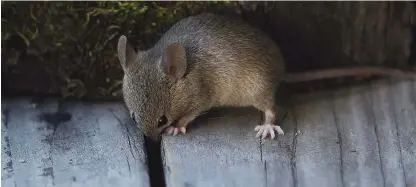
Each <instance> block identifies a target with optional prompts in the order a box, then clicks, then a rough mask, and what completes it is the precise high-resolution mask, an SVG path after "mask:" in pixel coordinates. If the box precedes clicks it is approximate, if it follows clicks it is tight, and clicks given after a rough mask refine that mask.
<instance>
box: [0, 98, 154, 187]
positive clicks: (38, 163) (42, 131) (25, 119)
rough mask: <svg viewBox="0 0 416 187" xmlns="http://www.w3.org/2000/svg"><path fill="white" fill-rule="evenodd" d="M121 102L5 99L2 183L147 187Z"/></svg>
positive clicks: (137, 139)
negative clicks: (33, 101)
mask: <svg viewBox="0 0 416 187" xmlns="http://www.w3.org/2000/svg"><path fill="white" fill-rule="evenodd" d="M127 114H128V113H127V112H125V108H124V106H123V105H122V103H116V104H114V103H113V104H112V103H107V104H93V103H87V104H82V103H79V102H66V103H58V101H57V100H54V99H50V100H45V101H43V102H42V103H40V104H38V105H37V106H34V105H33V104H32V103H31V102H30V101H29V100H25V99H22V100H13V101H5V100H3V101H2V134H1V135H2V136H1V137H2V140H1V141H2V142H1V143H2V152H1V153H2V157H1V160H2V186H4V187H10V186H17V187H20V186H22V187H28V186H39V187H47V186H60V187H61V186H62V187H64V186H85V187H92V186H101V187H104V186H135V187H136V186H143V187H147V186H149V176H148V173H147V166H146V157H145V154H144V149H143V138H142V136H141V134H139V133H137V131H135V129H134V127H133V126H132V124H131V122H132V121H131V120H130V119H129V117H128V115H127Z"/></svg>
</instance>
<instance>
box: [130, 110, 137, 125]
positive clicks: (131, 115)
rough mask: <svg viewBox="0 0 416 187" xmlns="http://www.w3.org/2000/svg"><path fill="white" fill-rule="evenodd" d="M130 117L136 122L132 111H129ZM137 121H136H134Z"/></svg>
mask: <svg viewBox="0 0 416 187" xmlns="http://www.w3.org/2000/svg"><path fill="white" fill-rule="evenodd" d="M130 117H131V119H133V121H134V122H136V118H135V117H134V113H133V112H132V113H130ZM136 123H137V122H136Z"/></svg>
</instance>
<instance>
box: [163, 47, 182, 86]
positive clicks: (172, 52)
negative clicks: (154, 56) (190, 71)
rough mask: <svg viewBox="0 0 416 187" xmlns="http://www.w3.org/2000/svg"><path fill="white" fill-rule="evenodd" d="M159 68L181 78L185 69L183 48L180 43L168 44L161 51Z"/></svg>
mask: <svg viewBox="0 0 416 187" xmlns="http://www.w3.org/2000/svg"><path fill="white" fill-rule="evenodd" d="M161 69H162V70H163V72H164V73H165V74H167V75H170V76H172V77H175V78H177V79H180V78H182V77H183V76H184V75H185V71H186V54H185V48H183V46H182V45H181V44H180V43H172V44H169V45H168V46H167V47H166V49H165V50H164V51H163V57H162V62H161Z"/></svg>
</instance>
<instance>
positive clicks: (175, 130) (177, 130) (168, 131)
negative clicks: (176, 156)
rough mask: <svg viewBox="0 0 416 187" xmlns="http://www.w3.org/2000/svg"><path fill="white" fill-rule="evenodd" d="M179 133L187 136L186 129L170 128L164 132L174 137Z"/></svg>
mask: <svg viewBox="0 0 416 187" xmlns="http://www.w3.org/2000/svg"><path fill="white" fill-rule="evenodd" d="M179 133H182V134H185V133H186V128H185V127H180V128H178V127H173V126H169V127H167V128H166V129H165V130H164V133H163V134H165V135H172V136H176V135H178V134H179Z"/></svg>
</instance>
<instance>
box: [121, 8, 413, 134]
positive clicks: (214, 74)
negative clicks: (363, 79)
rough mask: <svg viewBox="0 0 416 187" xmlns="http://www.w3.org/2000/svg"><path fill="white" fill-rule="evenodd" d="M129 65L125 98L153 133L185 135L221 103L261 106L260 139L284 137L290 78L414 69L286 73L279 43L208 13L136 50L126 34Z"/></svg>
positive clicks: (144, 128) (299, 79)
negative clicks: (283, 104) (284, 92)
mask: <svg viewBox="0 0 416 187" xmlns="http://www.w3.org/2000/svg"><path fill="white" fill-rule="evenodd" d="M117 53H118V59H119V61H120V65H121V68H122V69H123V72H124V76H123V83H122V93H123V100H124V103H125V105H126V107H127V109H128V111H129V113H130V117H131V118H132V119H133V120H134V121H135V123H136V124H137V127H138V128H139V129H140V130H141V131H142V132H143V133H144V135H145V136H146V137H149V138H150V139H152V140H160V139H161V136H162V135H171V136H176V135H178V134H185V133H186V130H187V127H188V125H189V124H190V122H192V121H193V120H194V119H195V118H196V117H198V116H199V115H200V114H201V113H203V112H205V111H207V110H209V109H211V108H214V107H224V106H228V107H254V108H256V109H258V110H260V111H261V112H262V114H263V119H264V120H262V123H261V124H254V131H255V136H256V138H260V137H261V138H262V139H266V138H267V137H269V138H270V139H274V138H275V137H276V136H278V135H283V134H284V131H283V129H282V128H281V127H280V126H279V125H278V124H277V122H276V119H277V117H276V116H277V115H278V114H277V106H276V102H275V100H276V99H275V92H276V90H277V88H278V87H279V84H281V83H282V81H285V82H290V83H291V82H302V81H311V80H317V79H326V78H334V77H342V76H358V75H387V76H396V77H410V78H415V77H416V75H415V74H414V73H411V72H403V71H400V70H396V69H389V68H377V67H355V68H340V69H328V70H320V71H319V70H318V71H310V72H299V73H292V74H290V73H285V65H284V64H285V63H284V59H283V56H282V54H281V52H280V48H279V47H278V45H277V44H276V43H275V42H274V41H273V40H272V39H271V38H270V37H269V36H268V35H266V34H265V33H264V32H263V31H262V30H260V29H259V28H256V27H253V26H251V25H249V24H248V23H245V22H244V21H243V20H241V19H237V18H231V17H226V16H223V15H216V14H213V13H201V14H198V15H193V16H189V17H186V18H183V19H182V20H180V21H178V22H176V23H175V24H174V25H173V26H171V27H170V29H168V30H167V31H166V32H165V33H164V35H163V36H161V38H160V39H159V40H158V41H157V42H156V43H155V44H154V45H153V47H151V48H150V49H147V50H135V49H134V48H133V46H132V45H131V44H130V43H129V42H128V40H127V37H126V36H125V35H121V36H120V38H119V40H118V46H117Z"/></svg>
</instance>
